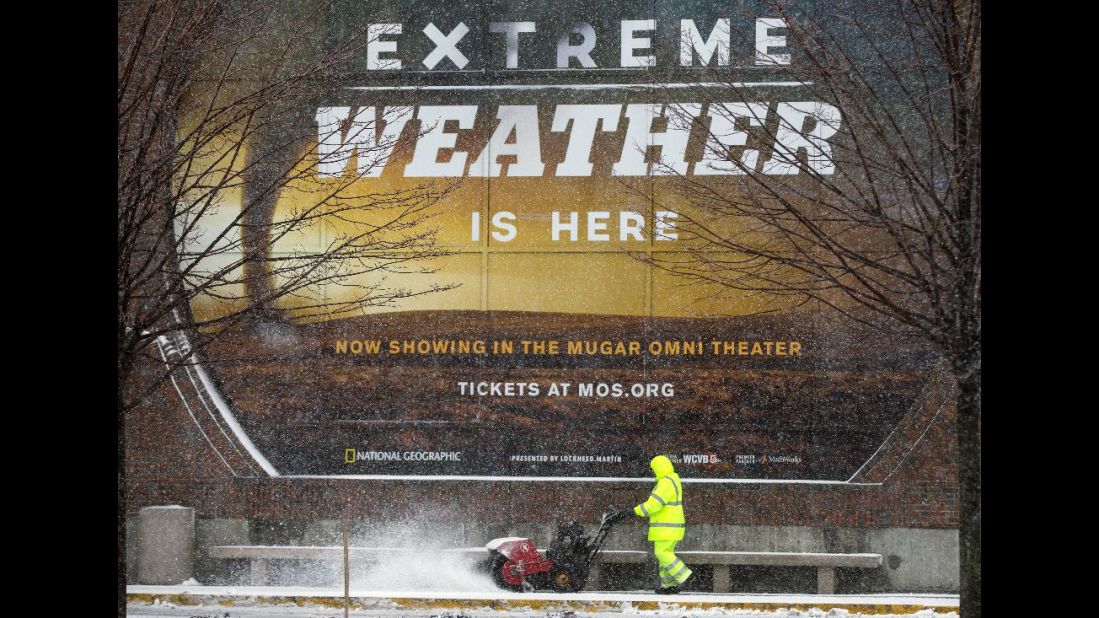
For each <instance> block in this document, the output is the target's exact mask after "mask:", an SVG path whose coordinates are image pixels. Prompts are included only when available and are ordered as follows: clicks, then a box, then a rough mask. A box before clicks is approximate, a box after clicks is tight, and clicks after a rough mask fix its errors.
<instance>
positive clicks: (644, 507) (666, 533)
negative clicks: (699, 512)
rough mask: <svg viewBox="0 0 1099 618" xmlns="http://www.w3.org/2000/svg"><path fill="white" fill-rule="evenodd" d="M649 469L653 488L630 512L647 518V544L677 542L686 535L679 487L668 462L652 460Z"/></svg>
mask: <svg viewBox="0 0 1099 618" xmlns="http://www.w3.org/2000/svg"><path fill="white" fill-rule="evenodd" d="M649 466H650V467H651V468H652V469H653V474H655V475H656V487H653V491H652V493H651V494H649V499H648V500H646V501H644V502H642V503H641V504H639V505H637V506H635V507H634V508H633V512H634V514H635V515H637V516H638V517H648V518H649V540H650V541H678V540H680V539H682V538H683V534H684V533H685V532H686V531H687V519H686V518H685V517H684V515H683V484H682V483H680V482H679V475H678V474H676V473H675V468H674V467H672V462H671V460H670V459H668V458H667V457H665V456H663V455H658V456H657V457H654V458H653V460H652V462H651V463H650V464H649Z"/></svg>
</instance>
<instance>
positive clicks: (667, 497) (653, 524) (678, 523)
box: [620, 455, 694, 594]
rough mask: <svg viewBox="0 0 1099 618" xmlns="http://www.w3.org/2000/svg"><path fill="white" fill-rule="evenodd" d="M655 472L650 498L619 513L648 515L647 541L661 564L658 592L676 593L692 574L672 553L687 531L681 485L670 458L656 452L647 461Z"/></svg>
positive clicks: (623, 514) (624, 514)
mask: <svg viewBox="0 0 1099 618" xmlns="http://www.w3.org/2000/svg"><path fill="white" fill-rule="evenodd" d="M649 467H651V468H652V469H653V474H654V475H656V487H653V491H652V493H651V494H649V498H648V499H647V500H645V501H644V502H642V503H641V504H639V505H637V506H635V507H633V509H632V510H631V509H625V510H623V511H621V512H620V515H622V516H626V515H628V514H630V513H632V514H634V515H637V516H638V517H648V518H649V540H650V541H652V543H653V554H655V555H656V561H657V563H658V564H659V565H660V573H659V574H660V587H659V588H657V589H656V593H657V594H678V593H679V591H680V590H682V589H683V586H684V585H685V584H686V583H687V580H688V579H690V578H691V576H692V575H693V574H694V573H693V572H692V571H691V569H690V568H689V567H688V566H687V564H686V563H685V562H683V561H682V560H680V559H679V558H677V557H676V555H675V545H676V543H678V542H679V541H680V540H681V539H683V535H684V533H685V532H686V531H687V520H686V518H685V517H684V514H683V484H682V483H680V482H679V475H678V474H676V473H675V468H674V467H672V461H671V460H670V459H668V458H667V457H665V456H664V455H658V456H656V457H654V458H653V460H652V462H650V463H649Z"/></svg>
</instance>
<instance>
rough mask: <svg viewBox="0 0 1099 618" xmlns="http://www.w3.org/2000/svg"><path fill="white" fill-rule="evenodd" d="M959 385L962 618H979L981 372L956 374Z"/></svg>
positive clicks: (959, 534) (970, 371)
mask: <svg viewBox="0 0 1099 618" xmlns="http://www.w3.org/2000/svg"><path fill="white" fill-rule="evenodd" d="M956 373H957V375H956V376H955V377H956V379H957V382H958V420H957V426H958V456H959V462H958V463H959V465H958V469H959V478H958V482H959V485H960V493H959V501H960V504H959V512H960V519H961V521H960V526H959V530H958V540H959V550H960V559H961V564H960V573H959V575H960V578H961V582H960V583H961V595H960V596H961V614H960V615H961V618H980V616H981V371H980V369H976V370H972V369H971V370H969V371H965V372H956Z"/></svg>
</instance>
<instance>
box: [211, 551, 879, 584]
mask: <svg viewBox="0 0 1099 618" xmlns="http://www.w3.org/2000/svg"><path fill="white" fill-rule="evenodd" d="M412 551H416V550H415V549H412V548H404V547H361V546H351V547H349V548H348V555H349V557H350V559H351V560H355V561H377V560H380V559H382V558H384V557H386V556H400V555H402V554H407V553H409V552H412ZM432 551H442V552H445V553H452V554H458V555H462V556H467V557H469V558H470V559H471V560H480V559H483V558H486V557H488V550H486V549H485V548H483V547H456V548H449V549H443V550H432ZM541 551H545V550H541ZM676 555H677V556H679V557H680V558H682V559H683V561H684V562H686V563H687V564H688V565H711V566H713V568H714V588H713V590H714V592H729V591H730V589H731V587H730V583H731V577H730V571H729V567H732V566H777V567H814V568H816V569H817V593H818V594H833V593H835V591H836V569H837V568H846V569H876V568H878V567H880V566H881V564H882V556H881V554H829V553H799V552H755V551H689V550H684V551H678V552H676ZM209 556H210V557H211V558H222V559H237V560H240V559H244V560H249V561H250V562H251V583H252V585H254V586H262V585H264V584H265V583H266V579H267V562H268V561H269V560H343V547H342V546H339V545H335V546H320V545H215V546H213V547H210V549H209ZM652 559H653V558H652V554H651V552H646V551H637V550H612V549H607V550H603V551H602V552H600V553H599V557H598V558H597V559H596V562H595V564H593V565H592V568H591V574H590V575H589V578H588V585H589V587H597V586H598V584H599V577H600V572H599V571H600V570H599V563H603V564H645V563H646V562H649V561H651V560H652Z"/></svg>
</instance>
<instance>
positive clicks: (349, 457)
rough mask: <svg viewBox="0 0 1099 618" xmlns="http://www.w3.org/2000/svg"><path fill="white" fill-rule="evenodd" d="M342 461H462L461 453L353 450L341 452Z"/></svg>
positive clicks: (350, 462)
mask: <svg viewBox="0 0 1099 618" xmlns="http://www.w3.org/2000/svg"><path fill="white" fill-rule="evenodd" d="M343 461H344V463H347V464H353V463H358V462H360V461H432V462H435V461H442V462H451V461H453V462H460V461H462V451H360V450H358V449H354V448H345V449H344V450H343Z"/></svg>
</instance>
